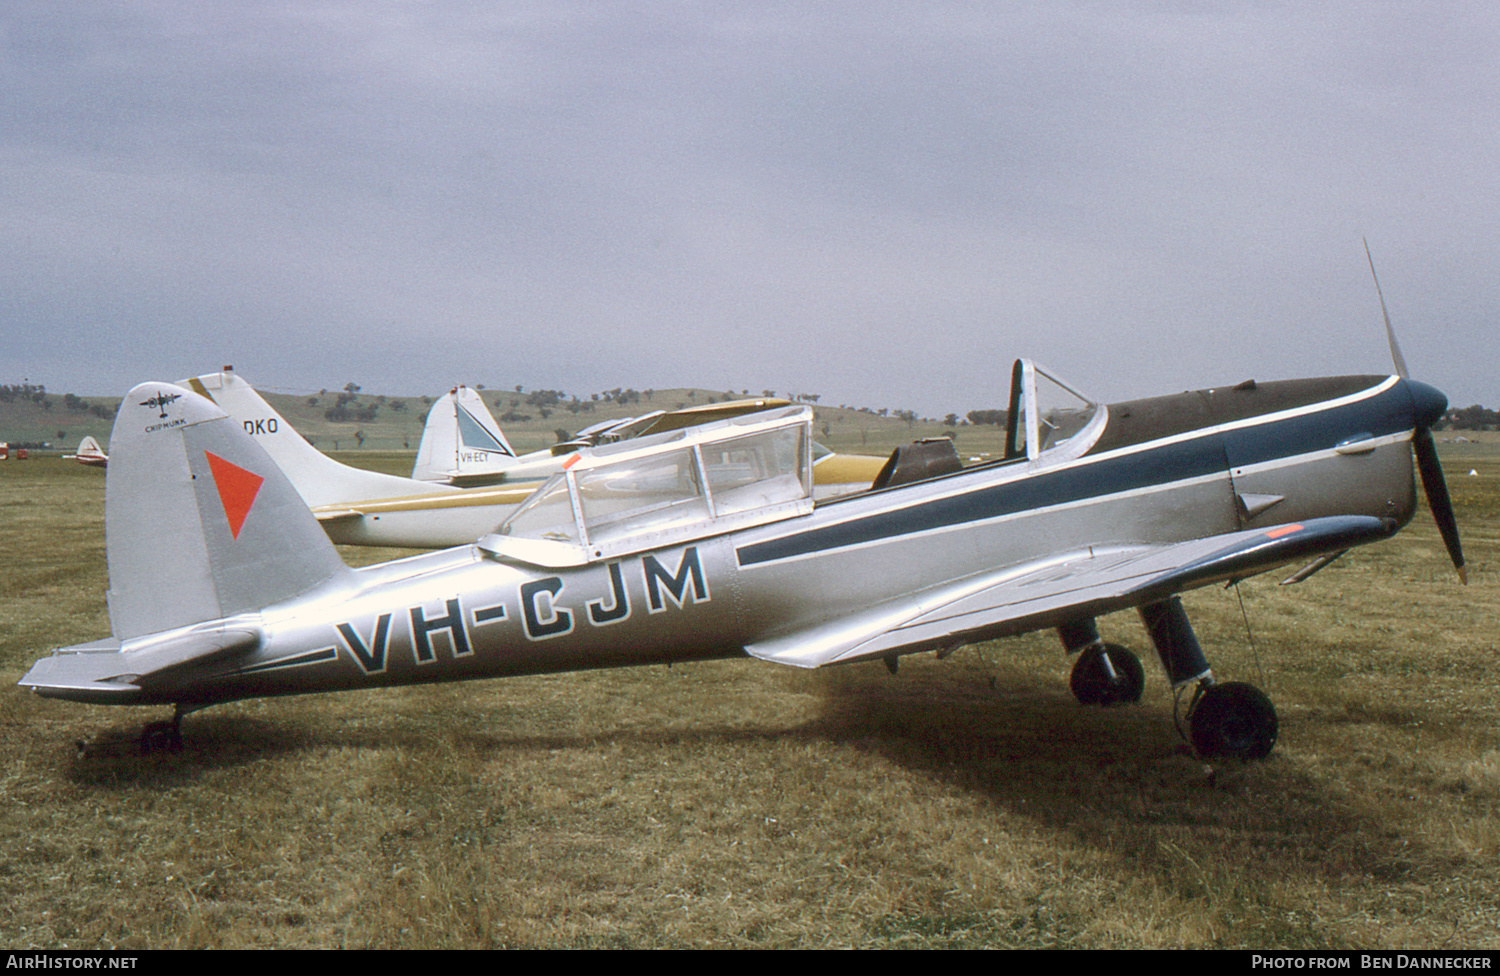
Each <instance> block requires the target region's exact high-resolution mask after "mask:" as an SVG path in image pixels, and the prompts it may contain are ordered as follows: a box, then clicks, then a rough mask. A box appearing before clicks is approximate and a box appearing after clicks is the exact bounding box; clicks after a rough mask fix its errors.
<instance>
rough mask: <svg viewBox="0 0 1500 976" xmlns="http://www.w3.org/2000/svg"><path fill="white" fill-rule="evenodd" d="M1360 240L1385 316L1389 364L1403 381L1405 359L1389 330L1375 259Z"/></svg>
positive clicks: (1388, 319) (1393, 331) (1389, 320)
mask: <svg viewBox="0 0 1500 976" xmlns="http://www.w3.org/2000/svg"><path fill="white" fill-rule="evenodd" d="M1360 240H1361V241H1364V244H1365V260H1366V261H1368V262H1370V277H1371V278H1374V279H1375V295H1376V296H1377V297H1378V298H1379V299H1380V314H1381V315H1383V316H1385V339H1386V341H1387V342H1389V343H1390V344H1391V362H1392V363H1394V364H1395V365H1396V375H1397V376H1399V377H1401V378H1402V379H1403V380H1404V379H1406V378H1407V373H1406V359H1405V358H1404V357H1403V356H1402V355H1401V346H1400V345H1398V344H1397V342H1396V330H1395V329H1393V328H1391V316H1390V313H1389V312H1387V311H1386V310H1385V295H1384V294H1383V293H1382V292H1381V291H1380V278H1379V277H1378V276H1377V275H1376V274H1375V259H1374V258H1372V257H1370V242H1369V241H1366V240H1365V239H1364V238H1363V237H1361V238H1360Z"/></svg>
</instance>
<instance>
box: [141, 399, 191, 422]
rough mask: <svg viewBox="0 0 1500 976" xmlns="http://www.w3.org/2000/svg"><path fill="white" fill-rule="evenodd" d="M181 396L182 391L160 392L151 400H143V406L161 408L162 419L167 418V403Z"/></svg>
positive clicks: (154, 408)
mask: <svg viewBox="0 0 1500 976" xmlns="http://www.w3.org/2000/svg"><path fill="white" fill-rule="evenodd" d="M181 396H182V394H181V393H158V394H157V395H156V396H154V397H152V398H151V399H149V400H142V401H141V406H143V407H150V408H152V409H153V410H160V411H161V419H163V420H166V419H167V404H169V403H171V402H172V401H173V400H176V399H178V398H179V397H181Z"/></svg>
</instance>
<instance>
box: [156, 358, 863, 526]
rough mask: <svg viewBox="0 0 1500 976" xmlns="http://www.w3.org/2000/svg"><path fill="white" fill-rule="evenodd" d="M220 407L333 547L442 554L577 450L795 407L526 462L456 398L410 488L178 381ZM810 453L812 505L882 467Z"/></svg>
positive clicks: (228, 399) (589, 441) (437, 410)
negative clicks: (293, 492)
mask: <svg viewBox="0 0 1500 976" xmlns="http://www.w3.org/2000/svg"><path fill="white" fill-rule="evenodd" d="M177 385H178V386H181V387H186V388H187V389H191V390H193V391H194V392H196V393H198V394H200V395H202V396H205V397H207V398H208V399H210V400H212V401H213V402H214V403H216V404H218V405H219V407H221V408H222V409H223V410H224V411H225V412H227V413H228V414H229V415H230V417H232V418H234V419H235V420H237V421H239V422H240V423H241V424H242V425H243V426H244V429H245V431H246V433H248V434H250V435H251V436H253V437H254V438H255V439H256V440H257V441H259V442H260V444H261V446H262V447H264V448H265V449H266V451H267V452H268V453H269V454H270V456H271V458H272V459H273V460H274V461H275V462H276V464H277V465H278V466H279V467H280V468H281V470H282V471H283V472H284V473H285V474H286V476H287V477H288V478H289V479H290V480H291V483H292V486H293V487H294V488H295V489H296V490H297V492H298V493H299V494H300V495H301V496H302V498H303V500H304V501H305V502H306V503H307V505H308V506H309V507H310V508H311V509H312V511H313V514H314V515H315V516H316V517H317V519H318V522H319V523H320V524H321V525H322V526H323V530H324V531H325V532H327V533H328V537H329V538H330V539H332V540H333V541H334V542H336V543H340V544H344V545H366V546H404V547H408V548H412V549H444V548H448V547H450V546H457V545H464V544H466V543H470V542H473V541H474V540H475V539H477V538H479V537H480V536H482V535H484V534H486V533H489V532H492V531H493V530H494V529H495V527H496V526H498V525H499V524H500V523H501V522H503V521H504V520H505V519H506V517H508V516H509V515H510V514H511V513H512V512H513V511H515V509H516V506H518V505H520V504H521V503H522V502H524V501H525V500H526V499H527V498H528V497H530V495H531V493H532V491H534V490H535V489H536V487H537V485H538V484H539V483H540V482H541V481H542V480H544V479H545V478H547V477H548V476H550V475H552V474H554V473H556V472H557V471H559V470H561V468H562V466H563V463H564V462H565V461H566V460H567V459H568V458H569V457H571V456H572V454H573V453H574V451H576V450H577V449H578V448H580V447H589V446H597V445H600V444H608V443H614V442H616V441H621V440H625V439H628V438H631V437H637V436H641V435H643V434H651V433H660V432H663V431H670V430H676V429H679V428H681V427H687V426H692V425H695V424H701V423H705V422H709V421H713V420H718V419H723V418H726V417H734V416H739V415H741V414H746V413H753V412H755V411H758V410H764V409H766V408H768V407H771V406H779V405H786V403H787V401H784V400H771V399H753V400H735V401H730V402H725V403H718V404H706V405H701V406H697V407H688V408H685V409H681V410H674V411H670V412H666V413H663V412H661V411H656V412H654V413H649V414H646V415H644V416H642V417H633V418H627V419H625V420H616V421H609V422H606V423H602V424H596V425H594V426H593V427H590V428H587V429H585V430H583V431H580V432H579V433H578V434H576V435H574V437H573V438H572V439H570V440H569V441H567V442H566V443H564V444H559V445H556V446H555V447H553V448H551V449H548V450H542V451H534V452H532V453H530V454H523V455H519V456H517V455H516V453H515V451H513V450H512V449H511V447H510V443H509V442H508V441H507V440H506V439H505V435H504V434H503V433H502V432H501V431H500V428H499V426H498V425H497V424H496V423H495V420H494V418H493V417H492V416H491V415H490V412H489V410H488V408H486V407H485V406H484V404H483V402H482V401H480V399H479V397H478V395H477V394H475V393H474V392H473V391H472V390H469V389H468V388H467V387H455V388H454V389H453V391H451V392H449V393H446V394H444V395H443V396H442V397H440V398H439V399H438V400H437V401H436V402H435V403H434V404H433V406H432V408H431V410H429V411H428V416H427V421H426V424H425V425H424V427H423V430H422V440H421V442H420V443H419V445H418V448H417V460H416V463H415V465H414V466H413V472H412V477H411V478H403V477H400V476H399V475H388V474H382V473H380V472H377V471H366V470H364V469H361V468H354V467H350V466H349V465H346V464H341V463H340V462H338V461H335V460H334V459H333V458H331V457H329V456H328V455H326V454H324V453H322V452H321V451H319V450H318V449H317V448H315V447H313V446H312V445H311V444H310V443H308V441H307V440H306V439H305V438H303V437H302V435H301V434H299V433H297V431H296V430H295V429H293V427H292V425H291V424H289V423H287V421H286V419H285V418H284V417H282V416H281V415H280V414H279V413H277V411H276V409H275V408H274V407H272V406H271V405H270V404H269V403H267V402H266V400H265V399H264V398H263V397H262V396H261V395H260V394H259V393H257V392H256V391H255V388H254V387H253V386H251V385H250V384H249V383H248V382H246V381H245V380H244V379H243V378H241V377H240V376H239V375H237V374H236V373H235V372H233V370H231V369H230V368H229V367H225V368H224V370H222V371H221V372H218V373H206V374H204V375H202V376H195V377H192V378H191V379H186V380H179V381H178V383H177ZM812 451H813V489H814V493H815V497H817V498H820V499H821V498H829V497H834V496H836V495H841V494H848V493H851V492H856V491H863V490H864V489H866V488H868V487H869V485H870V482H871V481H872V480H873V479H874V478H875V476H876V475H877V474H878V473H879V471H880V469H881V467H882V466H883V465H884V463H885V459H884V458H877V457H864V456H860V455H849V454H834V453H833V452H831V451H828V450H827V449H826V448H824V447H822V446H821V445H819V444H817V443H816V442H814V443H813V445H812Z"/></svg>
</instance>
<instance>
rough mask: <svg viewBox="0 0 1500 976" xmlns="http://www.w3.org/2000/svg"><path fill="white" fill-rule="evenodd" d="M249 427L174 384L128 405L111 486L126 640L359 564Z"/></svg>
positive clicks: (280, 595)
mask: <svg viewBox="0 0 1500 976" xmlns="http://www.w3.org/2000/svg"><path fill="white" fill-rule="evenodd" d="M240 430H241V426H240V424H239V423H238V422H237V421H236V420H235V419H233V418H231V417H230V416H229V415H228V414H226V413H225V412H224V411H223V410H221V409H219V408H218V407H217V406H215V405H214V404H213V403H211V402H209V401H208V400H205V399H203V398H202V397H199V396H194V395H193V394H191V393H189V392H188V391H187V390H186V389H183V388H182V387H177V386H173V385H170V384H167V383H144V384H142V385H140V386H137V387H136V388H135V389H133V390H131V391H130V393H129V394H128V395H127V396H126V397H125V399H124V400H123V401H122V402H121V405H120V413H119V416H118V417H117V418H116V421H115V428H114V434H113V436H112V439H111V444H110V446H111V448H113V449H114V458H113V463H112V464H111V465H110V469H109V478H108V479H107V481H106V482H105V492H104V518H105V523H106V524H107V525H108V527H109V529H108V532H107V533H106V536H105V548H106V551H107V554H108V560H109V581H110V590H109V615H110V622H111V624H112V625H113V628H114V636H115V639H116V640H119V641H127V640H130V639H131V638H134V637H139V636H142V635H144V634H154V633H158V632H161V631H164V630H169V629H172V628H176V627H186V626H190V625H192V624H197V623H202V622H204V621H209V620H219V619H221V618H224V617H227V616H230V615H232V614H236V613H241V612H244V611H252V610H258V609H259V608H261V607H264V606H267V605H269V604H272V603H275V602H278V601H280V600H284V599H287V598H289V597H293V596H296V595H298V594H300V593H303V592H306V591H307V590H309V589H311V588H312V587H314V586H317V585H318V584H319V583H322V582H325V581H327V580H329V579H331V578H333V577H334V576H336V575H340V574H344V573H348V572H350V571H349V570H348V568H347V567H346V566H345V565H344V563H343V561H342V560H341V559H340V558H339V556H338V552H337V551H336V550H335V549H334V547H333V544H332V543H331V542H329V541H328V537H327V536H326V535H325V534H324V532H323V530H322V528H320V527H319V525H318V523H317V520H316V519H314V518H313V516H312V514H311V513H310V512H309V511H308V510H307V503H306V502H304V501H303V500H302V498H301V496H300V495H299V494H298V493H297V490H296V489H295V488H293V486H292V484H291V482H290V481H289V480H288V479H287V478H286V477H285V476H284V475H283V474H282V473H281V471H280V470H279V469H278V467H277V465H276V463H274V462H273V461H272V459H271V458H270V457H269V456H268V455H267V452H266V451H265V450H264V449H263V448H262V447H261V446H260V445H259V443H257V441H256V440H254V439H252V438H249V437H242V436H240ZM299 440H300V438H299ZM304 443H305V442H304Z"/></svg>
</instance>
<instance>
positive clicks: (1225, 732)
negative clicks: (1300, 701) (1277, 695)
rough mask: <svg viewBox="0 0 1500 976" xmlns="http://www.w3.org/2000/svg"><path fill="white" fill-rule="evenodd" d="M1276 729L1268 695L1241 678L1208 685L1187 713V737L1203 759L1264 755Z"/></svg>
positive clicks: (1258, 757)
mask: <svg viewBox="0 0 1500 976" xmlns="http://www.w3.org/2000/svg"><path fill="white" fill-rule="evenodd" d="M1276 731H1277V720H1276V709H1275V707H1274V706H1273V705H1272V704H1271V699H1269V698H1267V697H1266V695H1265V692H1263V691H1261V690H1260V689H1259V688H1257V687H1255V686H1254V685H1249V684H1245V683H1244V682H1242V681H1230V682H1226V683H1225V684H1222V685H1209V686H1208V687H1207V688H1205V689H1204V690H1203V693H1202V694H1201V695H1200V696H1199V698H1198V701H1197V703H1196V704H1195V705H1194V706H1193V710H1192V712H1191V713H1190V714H1189V715H1188V737H1189V739H1190V740H1191V741H1192V743H1193V749H1194V750H1196V751H1197V753H1198V755H1199V756H1201V757H1203V758H1204V759H1209V758H1225V759H1264V758H1265V757H1266V756H1267V755H1269V754H1270V752H1271V748H1272V747H1273V746H1275V745H1276Z"/></svg>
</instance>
